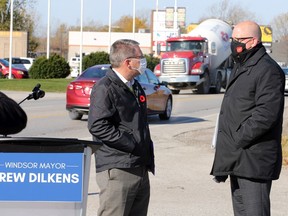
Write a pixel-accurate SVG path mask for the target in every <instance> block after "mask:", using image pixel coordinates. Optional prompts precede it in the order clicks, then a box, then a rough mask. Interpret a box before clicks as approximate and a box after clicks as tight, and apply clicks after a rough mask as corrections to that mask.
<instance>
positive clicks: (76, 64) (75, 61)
mask: <svg viewBox="0 0 288 216" xmlns="http://www.w3.org/2000/svg"><path fill="white" fill-rule="evenodd" d="M69 65H70V67H71V68H73V67H79V65H80V57H76V56H75V57H72V58H71V59H70V61H69Z"/></svg>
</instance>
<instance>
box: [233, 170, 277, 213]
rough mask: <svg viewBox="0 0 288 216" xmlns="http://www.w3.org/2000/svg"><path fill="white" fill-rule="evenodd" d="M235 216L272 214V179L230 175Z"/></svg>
mask: <svg viewBox="0 0 288 216" xmlns="http://www.w3.org/2000/svg"><path fill="white" fill-rule="evenodd" d="M230 180H231V193H232V204H233V210H234V216H270V197H269V196H270V191H271V185H272V181H271V180H255V179H247V178H241V177H237V176H230Z"/></svg>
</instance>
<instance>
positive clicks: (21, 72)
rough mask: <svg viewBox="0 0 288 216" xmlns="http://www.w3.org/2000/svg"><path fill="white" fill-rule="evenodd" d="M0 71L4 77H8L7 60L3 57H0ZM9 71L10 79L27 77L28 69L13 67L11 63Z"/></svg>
mask: <svg viewBox="0 0 288 216" xmlns="http://www.w3.org/2000/svg"><path fill="white" fill-rule="evenodd" d="M0 71H1V73H2V76H3V77H4V78H8V77H9V62H8V61H6V60H5V59H0ZM11 73H12V74H11V78H12V79H23V78H29V75H28V71H27V70H26V69H24V68H17V67H14V66H13V64H12V69H11Z"/></svg>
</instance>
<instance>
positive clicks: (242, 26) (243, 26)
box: [232, 21, 261, 42]
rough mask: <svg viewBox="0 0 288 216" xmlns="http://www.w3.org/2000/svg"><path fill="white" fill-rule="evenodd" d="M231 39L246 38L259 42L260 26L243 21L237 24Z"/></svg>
mask: <svg viewBox="0 0 288 216" xmlns="http://www.w3.org/2000/svg"><path fill="white" fill-rule="evenodd" d="M232 37H233V38H247V37H254V38H256V39H257V40H258V42H261V29H260V26H259V25H258V24H257V23H255V22H253V21H244V22H240V23H238V24H237V25H236V26H235V27H234V29H233V33H232Z"/></svg>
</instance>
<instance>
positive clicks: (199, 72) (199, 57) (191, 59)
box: [154, 19, 232, 94]
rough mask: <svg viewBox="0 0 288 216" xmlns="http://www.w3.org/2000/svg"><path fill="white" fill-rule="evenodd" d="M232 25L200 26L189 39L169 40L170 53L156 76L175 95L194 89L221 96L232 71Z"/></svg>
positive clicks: (215, 21) (213, 21)
mask: <svg viewBox="0 0 288 216" xmlns="http://www.w3.org/2000/svg"><path fill="white" fill-rule="evenodd" d="M231 34H232V28H231V26H230V25H229V24H228V23H226V22H224V21H222V20H218V19H208V20H205V21H204V22H202V23H200V24H199V25H198V26H197V27H196V28H195V29H194V30H192V31H191V32H189V33H188V35H187V36H182V37H172V38H169V39H167V40H166V52H165V53H163V54H162V56H161V60H160V64H158V65H157V66H156V67H155V69H154V73H155V74H156V75H157V76H158V77H159V79H160V81H164V82H166V83H167V84H168V87H169V88H170V89H171V90H172V92H173V94H179V92H180V90H183V89H191V90H193V91H195V90H196V91H197V93H200V94H208V93H210V92H213V93H219V92H220V91H221V87H223V88H225V87H226V83H227V80H228V78H229V75H230V71H231V66H232V65H231V62H232V61H231V58H230V54H231V50H230V37H231Z"/></svg>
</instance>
